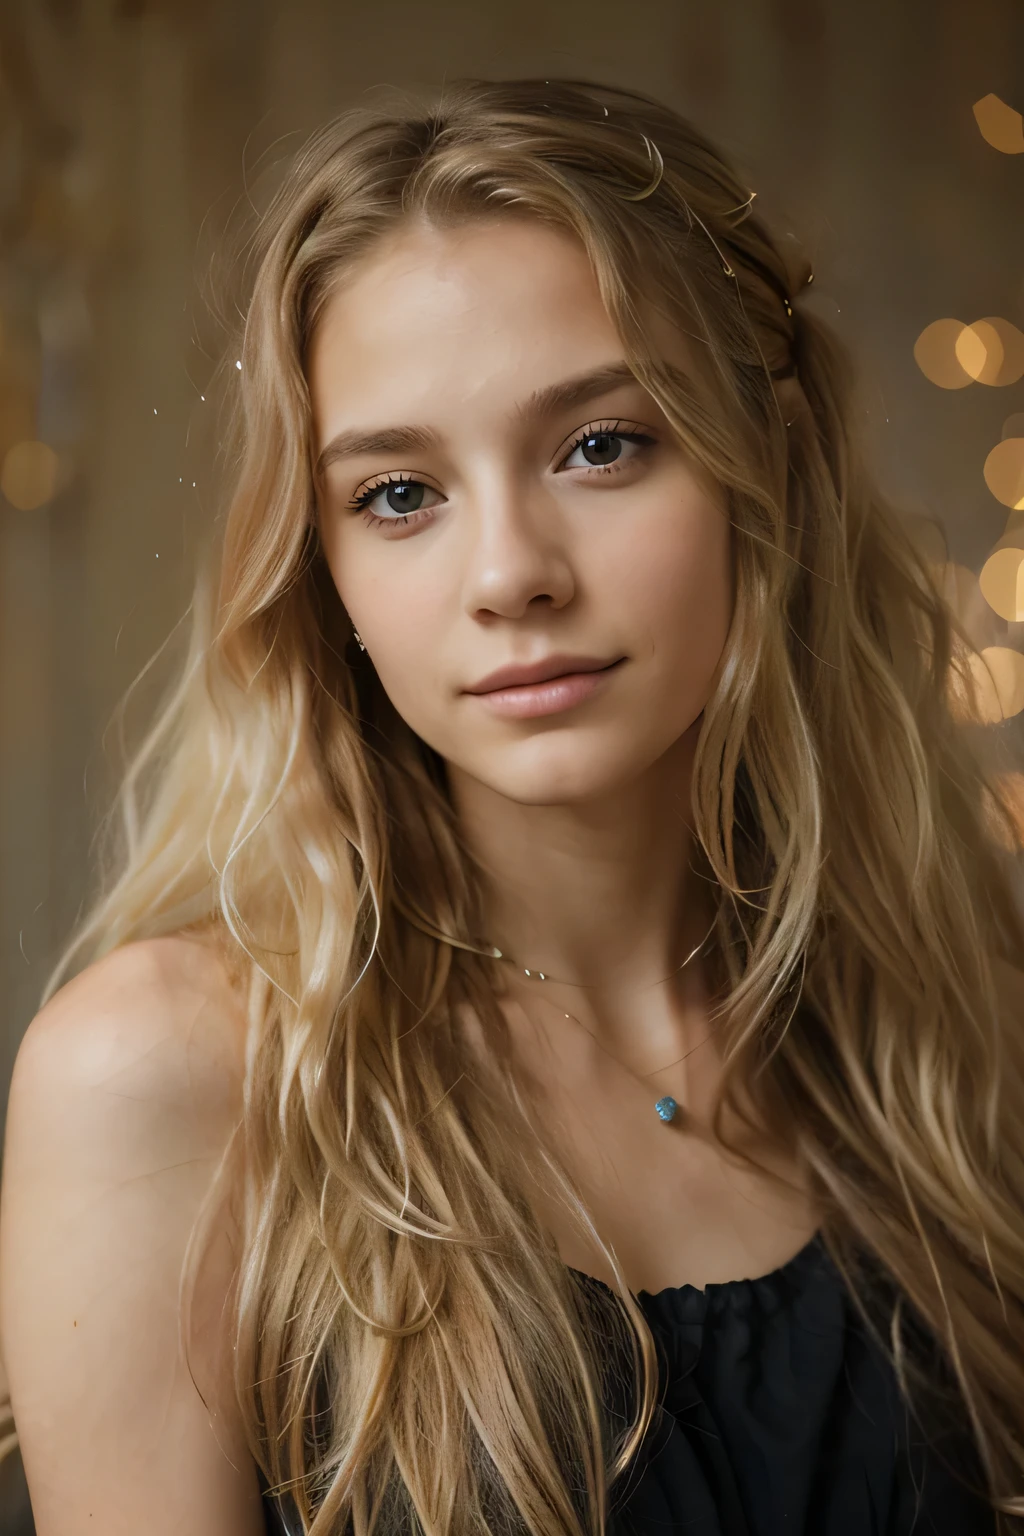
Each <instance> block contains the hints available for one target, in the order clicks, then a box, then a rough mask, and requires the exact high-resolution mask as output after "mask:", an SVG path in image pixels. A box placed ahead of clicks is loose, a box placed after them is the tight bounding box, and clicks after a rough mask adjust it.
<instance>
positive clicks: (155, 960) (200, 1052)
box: [16, 934, 245, 1095]
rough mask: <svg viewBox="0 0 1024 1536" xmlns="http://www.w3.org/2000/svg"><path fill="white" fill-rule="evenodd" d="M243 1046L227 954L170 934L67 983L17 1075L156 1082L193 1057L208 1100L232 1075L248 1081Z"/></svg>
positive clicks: (28, 1038)
mask: <svg viewBox="0 0 1024 1536" xmlns="http://www.w3.org/2000/svg"><path fill="white" fill-rule="evenodd" d="M244 1046H245V1024H244V1009H243V1006H242V1003H241V999H240V996H239V994H238V990H237V987H236V985H235V983H234V982H233V980H232V977H231V975H230V973H229V970H228V966H227V964H226V961H225V959H224V956H223V954H222V953H221V951H220V949H219V947H218V946H217V945H216V944H215V943H214V942H213V941H212V940H211V939H208V938H205V937H198V936H193V935H191V934H169V935H167V936H165V937H162V938H152V939H141V940H138V941H136V942H134V943H130V944H124V945H122V946H120V947H119V948H117V949H114V950H111V951H110V952H109V953H108V954H106V955H104V956H103V957H102V958H101V959H99V960H96V961H94V962H93V963H92V964H91V965H89V966H87V967H86V968H85V969H84V970H83V971H81V972H79V974H78V975H77V976H74V977H73V978H72V979H71V980H70V981H68V982H66V983H65V984H64V986H62V987H61V988H60V989H59V991H57V992H55V993H54V995H53V996H52V997H51V998H50V999H49V1001H48V1002H47V1003H46V1004H45V1005H44V1006H43V1007H42V1008H41V1009H40V1011H39V1012H38V1013H37V1014H36V1016H35V1018H34V1019H33V1020H32V1022H31V1023H30V1025H29V1027H28V1029H27V1031H26V1033H25V1037H24V1039H23V1041H22V1045H21V1048H20V1049H19V1052H18V1058H17V1064H16V1071H18V1070H21V1071H28V1070H31V1069H35V1070H39V1069H40V1067H44V1068H45V1067H50V1068H52V1069H53V1070H55V1071H60V1072H61V1073H70V1074H76V1075H77V1074H81V1086H85V1085H86V1084H87V1083H89V1082H96V1081H99V1079H100V1078H101V1076H102V1074H103V1073H104V1072H105V1071H107V1070H109V1069H110V1068H111V1067H114V1068H116V1069H117V1070H120V1071H125V1070H127V1071H138V1072H139V1073H141V1074H142V1075H143V1077H149V1076H151V1075H152V1076H153V1077H154V1079H155V1078H158V1077H159V1074H160V1071H161V1069H162V1068H164V1069H166V1067H167V1066H168V1065H169V1063H170V1062H171V1061H172V1060H173V1059H174V1058H175V1057H184V1056H187V1057H188V1059H189V1061H190V1062H191V1063H192V1065H193V1067H194V1068H195V1069H198V1075H197V1076H196V1077H195V1078H194V1080H193V1086H194V1088H195V1090H196V1092H197V1094H200V1095H201V1094H202V1092H203V1090H204V1089H206V1088H208V1087H214V1088H216V1087H218V1086H219V1085H220V1083H221V1080H222V1079H223V1078H224V1077H225V1076H227V1077H228V1078H235V1079H236V1080H237V1082H238V1083H240V1081H241V1072H242V1069H243V1067H244V1059H245V1051H244ZM29 1064H31V1067H30V1066H29Z"/></svg>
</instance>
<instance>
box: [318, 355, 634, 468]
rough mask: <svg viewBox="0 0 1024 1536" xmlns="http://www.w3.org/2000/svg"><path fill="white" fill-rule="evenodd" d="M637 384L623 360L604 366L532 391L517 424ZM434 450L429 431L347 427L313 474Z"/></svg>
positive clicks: (517, 412) (519, 408) (435, 443)
mask: <svg viewBox="0 0 1024 1536" xmlns="http://www.w3.org/2000/svg"><path fill="white" fill-rule="evenodd" d="M638 382H639V381H638V380H637V377H636V374H635V373H634V372H633V370H632V368H631V367H630V366H629V364H628V363H627V362H626V361H625V360H624V359H623V360H621V361H617V362H613V363H605V364H603V365H602V366H601V367H600V368H592V369H590V370H588V372H587V373H580V374H576V375H575V376H574V377H573V378H571V379H561V380H560V381H559V382H558V383H556V384H546V385H544V387H543V388H542V389H535V390H534V391H533V393H532V394H531V395H528V396H527V397H526V399H525V400H522V401H520V402H519V404H518V405H517V406H516V407H515V411H514V415H515V416H516V418H517V419H518V420H520V421H527V420H533V421H536V420H538V419H539V418H542V417H544V416H554V415H555V414H556V413H557V412H559V411H568V410H571V409H572V407H573V406H576V405H583V404H585V402H586V401H588V400H593V399H595V398H596V397H597V396H598V395H606V394H608V393H609V391H610V390H612V389H616V388H617V387H618V386H619V385H621V384H626V383H631V384H635V383H638ZM437 446H438V438H437V434H436V432H433V431H432V430H431V428H430V427H350V428H346V429H344V430H343V431H341V432H338V433H336V434H335V436H334V437H332V438H331V440H330V442H329V443H328V444H327V445H326V447H325V448H324V449H323V451H322V452H321V454H320V457H319V458H318V459H317V461H316V467H315V470H314V473H315V474H316V475H317V476H320V475H322V474H323V473H324V471H325V470H326V469H328V468H329V466H330V465H331V464H334V463H336V462H337V461H338V460H339V459H347V458H352V457H354V456H355V455H356V454H360V453H416V452H422V451H423V450H425V449H428V448H436V447H437Z"/></svg>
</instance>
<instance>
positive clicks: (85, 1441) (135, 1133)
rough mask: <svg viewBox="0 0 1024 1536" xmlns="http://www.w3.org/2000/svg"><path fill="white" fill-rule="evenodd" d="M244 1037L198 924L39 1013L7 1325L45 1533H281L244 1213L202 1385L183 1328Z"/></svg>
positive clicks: (201, 1336) (222, 1246)
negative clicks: (276, 1527)
mask: <svg viewBox="0 0 1024 1536" xmlns="http://www.w3.org/2000/svg"><path fill="white" fill-rule="evenodd" d="M243 1051H244V1046H243V1042H242V1032H241V1028H240V1014H239V1010H238V1008H237V1005H236V1004H235V1003H234V1000H233V998H232V997H231V994H230V989H229V988H228V985H227V983H226V980H225V978H224V975H223V971H222V970H221V969H220V967H219V966H218V964H217V962H216V960H215V958H214V956H213V954H212V953H211V952H210V951H209V950H207V949H206V948H205V946H202V945H200V944H198V943H196V942H193V941H190V940H186V939H182V938H169V939H157V940H147V941H145V942H143V943H138V944H132V945H128V946H126V947H125V948H124V949H121V950H117V951H115V952H114V953H113V954H111V955H108V956H107V957H105V958H104V959H103V960H101V961H99V962H98V963H97V964H95V965H93V966H91V967H90V968H89V969H88V970H86V971H84V972H83V973H82V974H81V975H80V976H78V977H76V978H75V979H74V980H73V981H72V982H70V983H68V985H67V986H66V987H64V988H63V989H62V990H61V991H60V992H58V993H57V994H56V995H55V996H54V997H53V998H52V999H51V1000H50V1001H49V1003H47V1005H46V1006H45V1007H44V1008H43V1009H42V1011H41V1012H40V1013H39V1014H38V1015H37V1017H36V1018H35V1019H34V1020H33V1022H32V1024H31V1025H30V1026H29V1029H28V1032H27V1034H26V1037H25V1040H24V1042H23V1044H22V1047H21V1049H20V1051H19V1053H18V1057H17V1061H16V1063H15V1070H14V1076H13V1080H12V1084H11V1094H10V1101H9V1108H8V1121H7V1133H6V1142H5V1160H4V1178H3V1193H2V1202H0V1341H2V1349H3V1355H4V1360H5V1364H6V1366H7V1371H8V1375H9V1377H10V1388H11V1398H12V1402H13V1407H14V1415H15V1422H16V1425H17V1429H18V1433H19V1440H20V1443H21V1450H22V1457H23V1461H24V1465H25V1471H26V1475H27V1478H28V1484H29V1490H30V1493H31V1496H32V1504H33V1510H34V1514H35V1520H36V1530H37V1536H81V1533H82V1532H84V1531H88V1530H95V1531H96V1532H98V1533H99V1532H102V1533H103V1536H122V1533H123V1536H129V1533H130V1536H138V1533H139V1532H142V1531H145V1532H146V1533H147V1536H164V1533H166V1536H171V1533H172V1532H173V1533H174V1536H180V1533H181V1532H182V1531H188V1532H189V1533H190V1536H260V1533H262V1531H263V1515H262V1509H261V1504H260V1500H259V1490H258V1485H257V1481H256V1473H255V1466H254V1463H253V1461H252V1457H251V1456H250V1454H249V1452H248V1450H247V1448H246V1445H245V1442H244V1438H243V1436H242V1433H241V1428H240V1422H239V1416H238V1412H237V1408H236V1407H235V1406H234V1399H233V1394H232V1390H231V1383H230V1373H231V1344H230V1337H229V1330H228V1329H227V1328H226V1326H224V1325H223V1324H222V1322H221V1319H220V1310H221V1307H222V1306H223V1304H224V1303H225V1301H226V1300H227V1298H228V1295H229V1291H230V1285H231V1273H232V1266H233V1260H234V1253H233V1245H232V1235H231V1225H230V1222H229V1221H226V1220H225V1221H219V1222H218V1223H217V1224H216V1230H217V1234H218V1235H217V1240H216V1243H215V1245H214V1246H213V1247H212V1248H211V1249H210V1256H209V1261H208V1262H207V1263H205V1264H204V1266H203V1271H202V1274H203V1280H202V1284H201V1287H200V1289H199V1290H198V1291H197V1294H196V1302H195V1309H196V1310H195V1319H196V1335H195V1337H196V1339H197V1341H198V1342H197V1343H196V1344H194V1345H193V1347H192V1349H191V1350H190V1364H191V1366H192V1370H193V1373H194V1374H195V1377H196V1380H197V1382H198V1383H199V1386H200V1387H201V1388H202V1397H200V1392H199V1390H198V1389H197V1386H196V1385H195V1384H194V1383H193V1380H192V1379H191V1376H190V1374H189V1369H188V1366H187V1365H186V1362H185V1360H184V1357H183V1355H182V1353H181V1351H180V1348H179V1332H178V1327H179V1325H178V1318H179V1302H178V1296H179V1276H180V1272H181V1266H182V1261H183V1258H184V1255H185V1249H186V1244H187V1241H188V1237H189V1233H190V1231H191V1228H192V1225H193V1222H194V1220H195V1218H196V1215H197V1213H198V1211H199V1207H200V1202H201V1200H202V1197H203V1195H204V1193H205V1192H206V1191H207V1189H208V1188H209V1186H210V1181H211V1178H212V1175H213V1173H214V1170H215V1168H216V1165H217V1163H218V1160H219V1158H220V1156H221V1153H222V1152H223V1150H224V1148H225V1146H226V1145H227V1142H228V1139H229V1137H230V1134H231V1131H232V1129H233V1127H234V1124H235V1123H236V1121H237V1119H238V1117H239V1115H240V1112H241V1077H242V1060H243ZM225 1214H226V1208H225ZM203 1397H204V1398H206V1400H207V1402H208V1403H209V1404H210V1408H209V1409H208V1408H207V1407H206V1406H205V1405H204V1402H203V1400H202V1398H203ZM218 1405H219V1406H218Z"/></svg>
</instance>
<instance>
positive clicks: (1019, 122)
mask: <svg viewBox="0 0 1024 1536" xmlns="http://www.w3.org/2000/svg"><path fill="white" fill-rule="evenodd" d="M973 111H974V120H975V122H976V123H977V125H978V128H979V130H980V132H981V136H982V138H983V139H984V140H985V142H986V144H991V146H992V148H993V149H998V150H1000V151H1001V152H1002V153H1003V154H1004V155H1021V154H1024V118H1022V117H1021V115H1020V113H1019V112H1015V111H1014V109H1013V107H1011V106H1008V105H1007V103H1006V102H1005V101H1002V100H1001V99H1000V98H999V97H998V96H996V95H995V94H994V93H993V92H990V93H989V94H988V95H987V96H983V97H982V98H981V100H980V101H976V102H975V103H974V108H973Z"/></svg>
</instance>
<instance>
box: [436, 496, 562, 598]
mask: <svg viewBox="0 0 1024 1536" xmlns="http://www.w3.org/2000/svg"><path fill="white" fill-rule="evenodd" d="M466 529H467V534H466V537H467V547H466V562H465V577H464V585H463V596H464V602H465V607H466V610H467V612H469V613H471V614H473V615H474V616H476V615H484V614H498V615H500V616H501V617H502V618H507V619H516V618H521V617H522V615H523V614H524V613H525V612H526V609H527V607H528V606H529V604H530V603H531V602H534V601H535V600H536V599H537V598H543V599H546V600H547V601H548V602H550V603H551V604H552V606H553V607H555V608H563V607H564V606H565V605H566V604H567V603H568V602H570V601H571V599H572V596H573V593H574V591H575V578H574V575H573V566H572V560H571V558H570V550H569V547H568V542H567V534H568V530H567V529H566V528H565V526H564V520H563V518H562V517H561V516H560V515H559V510H558V508H557V506H556V505H555V503H554V500H553V498H552V497H550V496H545V495H544V494H543V493H542V492H541V491H539V490H537V489H532V490H531V489H530V488H528V487H524V486H523V485H522V484H521V483H519V484H517V483H515V482H503V483H502V484H501V485H498V486H496V485H495V484H494V483H493V481H492V482H491V483H490V485H489V486H488V488H487V489H486V491H484V490H481V491H480V492H479V493H475V494H474V505H473V507H472V510H471V511H470V514H469V516H467V518H466Z"/></svg>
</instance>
